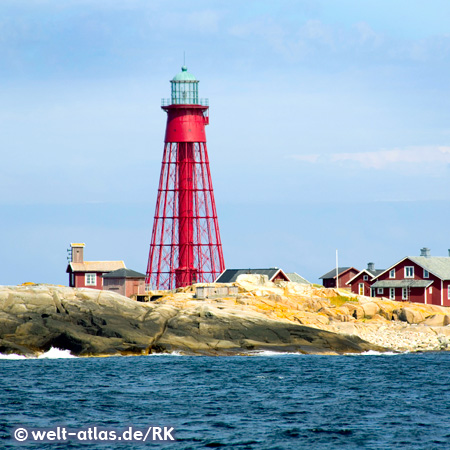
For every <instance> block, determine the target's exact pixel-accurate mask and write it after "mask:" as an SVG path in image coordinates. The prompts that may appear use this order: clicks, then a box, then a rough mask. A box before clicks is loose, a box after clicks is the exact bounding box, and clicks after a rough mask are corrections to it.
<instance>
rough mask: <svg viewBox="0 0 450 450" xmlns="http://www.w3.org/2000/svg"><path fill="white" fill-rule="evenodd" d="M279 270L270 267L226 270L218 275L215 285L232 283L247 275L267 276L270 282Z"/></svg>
mask: <svg viewBox="0 0 450 450" xmlns="http://www.w3.org/2000/svg"><path fill="white" fill-rule="evenodd" d="M279 270H281V269H280V268H278V267H271V268H270V269H226V270H225V271H224V272H222V274H220V275H219V277H218V278H217V280H216V283H234V282H235V281H236V280H237V277H238V276H239V275H248V274H255V275H267V277H268V278H269V280H271V279H272V278H273V277H274V276H275V275H276V274H277V272H278V271H279ZM283 273H284V272H283Z"/></svg>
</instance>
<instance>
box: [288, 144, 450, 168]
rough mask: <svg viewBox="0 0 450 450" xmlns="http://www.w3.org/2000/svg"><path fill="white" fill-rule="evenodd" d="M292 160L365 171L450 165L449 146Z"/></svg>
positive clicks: (301, 157) (296, 157)
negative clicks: (353, 164) (345, 166)
mask: <svg viewBox="0 0 450 450" xmlns="http://www.w3.org/2000/svg"><path fill="white" fill-rule="evenodd" d="M292 158H293V159H296V160H298V161H305V162H310V163H319V164H341V165H345V164H346V163H356V164H357V165H359V166H361V167H363V168H366V169H376V170H384V169H398V168H399V166H402V165H407V166H408V167H409V168H414V167H415V168H417V169H419V170H420V169H421V168H424V167H430V166H433V167H439V166H442V165H447V164H450V146H423V147H408V148H394V149H391V150H379V151H374V152H355V153H333V154H329V155H320V154H306V155H292Z"/></svg>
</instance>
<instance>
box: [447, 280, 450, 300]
mask: <svg viewBox="0 0 450 450" xmlns="http://www.w3.org/2000/svg"><path fill="white" fill-rule="evenodd" d="M447 298H448V299H449V300H450V284H449V285H448V286H447Z"/></svg>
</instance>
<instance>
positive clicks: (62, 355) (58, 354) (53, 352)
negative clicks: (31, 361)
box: [38, 347, 76, 359]
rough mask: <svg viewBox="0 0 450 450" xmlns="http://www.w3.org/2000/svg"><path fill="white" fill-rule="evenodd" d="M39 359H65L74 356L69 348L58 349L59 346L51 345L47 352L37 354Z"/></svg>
mask: <svg viewBox="0 0 450 450" xmlns="http://www.w3.org/2000/svg"><path fill="white" fill-rule="evenodd" d="M38 358H39V359H66V358H76V356H74V355H72V354H71V353H70V351H69V350H60V349H59V348H54V347H52V348H51V349H50V350H49V351H48V352H45V353H42V355H39V356H38Z"/></svg>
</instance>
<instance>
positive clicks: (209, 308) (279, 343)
mask: <svg viewBox="0 0 450 450" xmlns="http://www.w3.org/2000/svg"><path fill="white" fill-rule="evenodd" d="M260 278H261V277H259V278H256V277H254V276H253V278H252V276H251V275H248V276H245V277H244V279H242V280H238V282H237V283H236V284H235V285H237V286H238V290H239V294H238V295H237V296H230V297H225V298H214V299H196V298H194V287H192V286H191V287H187V288H183V289H179V290H177V291H176V292H168V293H167V295H165V296H163V297H162V298H159V299H158V300H156V301H154V302H149V303H140V302H136V301H134V300H131V299H129V298H127V297H123V296H121V295H118V294H115V293H112V292H110V291H97V290H93V289H72V288H67V287H62V286H51V285H31V286H0V353H19V354H24V355H27V354H28V355H35V354H37V353H41V352H45V351H47V350H48V349H49V348H50V347H57V348H60V349H62V350H70V351H71V352H72V353H73V354H74V355H79V356H105V355H140V354H149V353H161V352H173V351H178V352H181V353H183V354H192V355H240V354H251V353H252V352H254V351H260V350H273V351H279V352H298V353H307V354H344V353H355V352H356V353H361V352H365V351H369V350H374V351H380V352H382V351H395V352H415V351H441V350H450V326H448V324H449V323H450V308H444V307H440V306H434V305H422V304H413V303H402V302H394V301H391V300H388V299H373V298H368V297H362V296H357V295H354V294H351V293H349V292H346V291H342V290H336V289H324V288H319V287H314V286H311V285H300V284H297V283H290V282H289V283H286V282H281V283H279V284H277V285H275V284H274V283H271V282H268V281H267V280H266V279H260Z"/></svg>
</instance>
